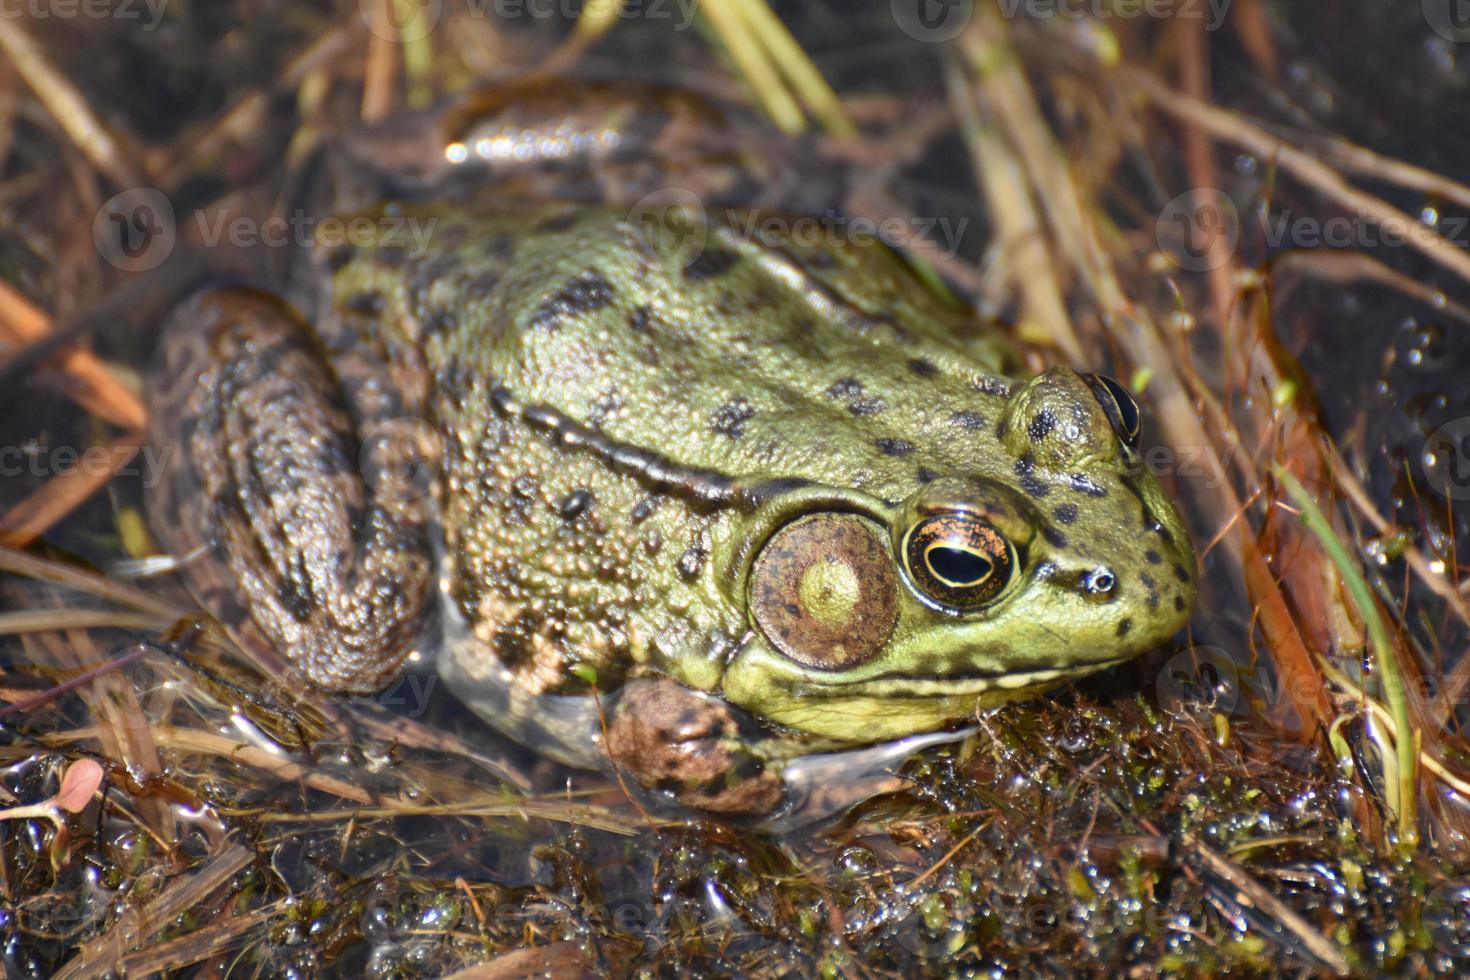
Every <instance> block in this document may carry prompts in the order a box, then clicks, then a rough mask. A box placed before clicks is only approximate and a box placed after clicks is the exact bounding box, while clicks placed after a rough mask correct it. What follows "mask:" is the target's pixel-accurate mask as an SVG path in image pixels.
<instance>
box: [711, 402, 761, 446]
mask: <svg viewBox="0 0 1470 980" xmlns="http://www.w3.org/2000/svg"><path fill="white" fill-rule="evenodd" d="M753 415H755V407H754V406H753V405H751V404H750V400H749V399H747V398H732V399H731V400H730V401H727V402H725V404H723V405H721V406H720V407H719V408H717V409H715V414H714V416H713V417H712V418H711V419H710V422H709V427H710V431H712V432H714V433H716V434H717V435H722V436H728V437H729V438H731V439H739V438H740V437H741V436H743V435H745V423H746V422H749V421H750V418H751V416H753Z"/></svg>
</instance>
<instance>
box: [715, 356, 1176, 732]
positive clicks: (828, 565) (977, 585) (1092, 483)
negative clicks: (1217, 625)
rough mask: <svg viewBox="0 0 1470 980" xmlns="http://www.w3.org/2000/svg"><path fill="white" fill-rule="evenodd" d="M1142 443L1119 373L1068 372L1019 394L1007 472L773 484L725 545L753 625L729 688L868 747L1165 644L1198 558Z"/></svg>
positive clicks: (1013, 402) (985, 467) (1011, 418)
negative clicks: (895, 483)
mask: <svg viewBox="0 0 1470 980" xmlns="http://www.w3.org/2000/svg"><path fill="white" fill-rule="evenodd" d="M1138 436H1139V413H1138V408H1137V406H1136V405H1135V404H1134V402H1133V399H1132V398H1131V397H1130V396H1129V395H1128V393H1127V392H1126V391H1125V390H1124V389H1123V388H1122V387H1121V386H1120V385H1118V384H1117V382H1114V381H1112V380H1111V379H1107V378H1103V377H1100V376H1096V375H1090V376H1086V375H1080V374H1077V373H1076V372H1074V371H1071V370H1069V369H1066V368H1058V369H1054V370H1051V371H1048V372H1046V373H1045V374H1042V375H1040V376H1039V377H1036V378H1034V379H1032V380H1031V381H1030V382H1028V383H1026V384H1024V385H1022V386H1019V387H1018V388H1017V389H1016V390H1015V391H1014V392H1012V393H1011V394H1010V396H1009V397H1008V398H1007V399H1006V402H1005V407H1004V410H1003V412H1002V413H1001V416H1000V419H999V422H998V424H997V426H996V429H995V438H996V443H992V444H991V446H992V447H993V448H992V450H990V451H989V452H988V453H987V456H994V455H999V456H1001V457H1002V458H1001V460H1000V461H999V463H1000V464H1003V465H998V463H997V460H995V459H993V458H987V459H985V460H976V461H975V463H974V468H973V472H964V471H963V470H960V471H958V472H956V470H955V469H954V468H951V473H953V474H954V475H951V476H947V477H943V478H940V479H937V480H934V481H932V482H930V483H928V484H926V485H924V486H922V487H921V488H920V489H919V490H918V491H917V492H916V493H914V494H913V495H912V496H910V497H909V499H907V500H904V501H902V502H900V503H898V504H897V505H894V504H892V503H885V502H883V501H879V500H875V499H873V498H872V497H870V496H868V495H867V494H864V493H862V492H860V491H857V490H854V489H847V488H841V487H823V486H805V487H801V488H798V489H794V490H790V491H788V492H785V493H781V494H779V495H776V496H773V497H772V498H771V499H770V500H768V501H766V502H764V503H762V505H761V506H760V507H758V508H757V509H756V510H755V512H754V513H753V514H752V515H751V517H750V518H749V520H748V521H747V523H746V525H745V527H743V528H742V529H741V532H740V533H739V534H738V535H737V536H736V540H735V541H733V542H732V545H731V548H730V550H729V551H728V552H727V554H726V555H725V556H724V557H725V561H726V568H727V576H726V581H727V582H728V583H729V587H730V588H731V590H732V593H733V594H732V598H738V599H739V600H740V601H743V602H744V604H745V606H746V608H747V610H748V618H749V622H750V625H751V630H750V634H749V639H748V642H747V643H746V644H745V645H744V647H743V648H742V650H741V651H740V652H739V653H738V654H737V655H736V656H735V657H734V658H733V659H732V661H731V663H730V664H729V667H728V669H727V671H726V674H725V679H724V690H725V695H726V697H728V698H730V699H731V700H732V701H734V702H736V703H738V704H742V705H745V706H747V707H750V708H752V709H754V710H758V711H759V712H760V713H761V714H763V715H765V716H766V717H768V718H772V719H774V720H775V721H778V722H781V723H783V724H788V725H791V726H793V727H795V728H799V729H802V730H805V731H809V732H814V733H816V734H820V735H826V736H828V737H832V738H838V739H848V740H863V741H871V740H875V739H880V738H889V737H896V736H899V735H903V734H908V733H912V732H916V731H923V730H926V729H930V728H935V727H939V726H940V725H942V724H944V723H945V722H947V721H951V720H954V719H956V718H960V717H963V716H965V715H967V714H969V713H971V712H972V711H973V710H974V709H975V707H976V705H983V704H990V703H996V702H999V701H1003V700H1006V699H1009V698H1013V697H1017V696H1021V695H1023V694H1026V693H1028V692H1034V691H1037V690H1041V689H1043V688H1045V687H1049V686H1051V685H1054V684H1056V683H1059V682H1061V681H1064V680H1067V679H1070V678H1074V677H1078V676H1081V675H1083V674H1087V673H1090V672H1092V671H1095V670H1099V669H1101V668H1103V667H1106V666H1108V665H1110V664H1115V663H1118V662H1120V661H1123V660H1127V659H1128V658H1130V657H1133V656H1135V655H1137V654H1139V653H1141V652H1143V651H1145V650H1147V649H1149V648H1150V647H1152V646H1154V645H1157V644H1159V643H1161V642H1163V641H1165V640H1167V639H1168V638H1169V637H1170V636H1172V635H1173V634H1174V633H1175V632H1176V631H1178V630H1179V629H1180V628H1181V627H1182V626H1183V624H1184V622H1185V621H1186V619H1187V618H1188V614H1189V608H1190V605H1191V603H1192V602H1193V599H1194V593H1195V586H1194V576H1195V562H1194V554H1193V551H1192V550H1191V548H1190V545H1189V539H1188V537H1187V535H1186V532H1185V530H1184V527H1183V523H1182V521H1181V520H1180V517H1179V514H1178V512H1177V511H1176V510H1175V508H1174V506H1173V504H1172V503H1171V502H1170V501H1169V500H1168V498H1167V497H1166V496H1165V495H1164V493H1163V491H1162V489H1161V488H1160V487H1159V485H1158V483H1157V481H1156V480H1155V479H1154V477H1153V476H1152V475H1151V474H1150V473H1148V472H1147V471H1146V470H1145V469H1144V468H1143V467H1142V466H1141V465H1140V462H1139V459H1138V455H1137V447H1138ZM997 444H998V445H997ZM996 449H998V450H999V452H998V453H997V452H996V451H995V450H996ZM945 462H948V463H951V464H955V463H959V464H961V465H963V466H964V467H965V468H966V469H968V468H969V464H968V463H966V462H965V461H963V460H949V461H945Z"/></svg>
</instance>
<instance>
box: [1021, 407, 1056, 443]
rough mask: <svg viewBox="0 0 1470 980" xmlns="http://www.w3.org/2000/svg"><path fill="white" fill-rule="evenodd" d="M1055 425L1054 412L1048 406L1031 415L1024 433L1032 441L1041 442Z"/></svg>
mask: <svg viewBox="0 0 1470 980" xmlns="http://www.w3.org/2000/svg"><path fill="white" fill-rule="evenodd" d="M1056 427H1057V416H1056V413H1055V412H1053V411H1052V410H1051V409H1049V408H1043V409H1042V410H1041V411H1039V412H1037V413H1036V414H1035V415H1033V416H1031V424H1030V425H1028V426H1027V427H1026V434H1027V435H1028V436H1030V437H1031V441H1032V442H1041V441H1042V440H1043V439H1045V438H1046V437H1047V436H1049V435H1051V433H1052V430H1053V429H1055V428H1056Z"/></svg>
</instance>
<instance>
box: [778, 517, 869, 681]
mask: <svg viewBox="0 0 1470 980" xmlns="http://www.w3.org/2000/svg"><path fill="white" fill-rule="evenodd" d="M750 607H751V612H752V613H753V615H754V617H755V622H756V625H757V626H759V627H760V630H761V632H762V633H763V634H765V637H766V640H767V641H768V642H769V643H770V644H771V646H773V647H775V648H776V649H777V650H778V651H780V652H781V654H782V655H784V656H786V657H787V658H789V659H791V660H794V661H795V662H796V663H799V664H802V665H803V666H806V667H812V668H815V669H817V670H845V669H848V668H850V667H856V666H858V665H859V664H862V663H866V662H867V661H869V660H871V659H872V658H873V657H875V656H877V655H878V654H879V653H880V652H882V650H883V647H884V646H885V645H886V644H887V643H888V639H889V637H891V636H892V635H893V628H894V626H895V625H897V623H898V572H897V571H896V570H895V569H894V567H893V554H892V552H890V551H889V545H888V540H887V538H886V536H884V535H883V534H881V533H880V532H879V529H878V527H877V525H876V524H874V523H873V522H872V521H870V520H868V519H866V518H862V517H858V516H856V515H854V514H826V513H823V514H812V515H809V516H807V517H801V518H798V519H797V520H794V521H792V522H791V523H790V524H787V525H786V526H785V527H783V528H781V529H780V530H779V531H777V532H776V533H775V534H773V535H771V539H770V540H769V541H767V542H766V544H765V546H764V547H763V548H762V549H761V553H760V555H758V556H757V557H756V560H755V564H754V565H752V566H751V571H750Z"/></svg>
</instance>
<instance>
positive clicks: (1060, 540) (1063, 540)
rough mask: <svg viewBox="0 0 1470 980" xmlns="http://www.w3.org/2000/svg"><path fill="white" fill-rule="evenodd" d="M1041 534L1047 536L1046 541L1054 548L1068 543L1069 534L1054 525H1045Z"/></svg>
mask: <svg viewBox="0 0 1470 980" xmlns="http://www.w3.org/2000/svg"><path fill="white" fill-rule="evenodd" d="M1041 536H1042V537H1043V538H1046V543H1047V544H1049V545H1051V546H1052V547H1053V548H1065V547H1067V545H1068V543H1069V542H1068V541H1067V536H1066V535H1065V534H1063V533H1062V532H1061V531H1058V530H1057V529H1056V528H1054V527H1043V528H1042V529H1041Z"/></svg>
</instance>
